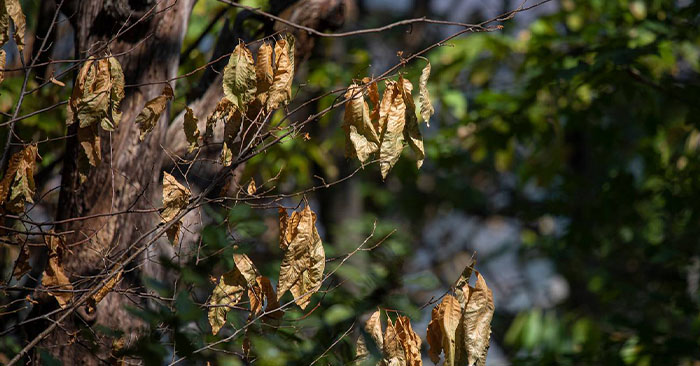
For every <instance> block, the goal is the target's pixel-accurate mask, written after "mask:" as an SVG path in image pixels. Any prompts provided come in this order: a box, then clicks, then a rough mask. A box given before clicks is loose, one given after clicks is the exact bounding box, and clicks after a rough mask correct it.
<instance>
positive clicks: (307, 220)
mask: <svg viewBox="0 0 700 366" xmlns="http://www.w3.org/2000/svg"><path fill="white" fill-rule="evenodd" d="M293 224H296V225H295V227H292V228H290V226H292V225H293ZM289 230H291V233H292V237H291V240H289V241H287V239H290V238H285V241H286V242H287V243H288V244H287V245H286V248H285V252H284V258H283V259H282V264H281V266H280V274H279V284H278V286H277V296H278V299H279V298H281V297H282V295H284V294H285V293H286V292H287V291H291V292H292V295H294V298H295V301H296V303H297V305H299V307H300V308H302V309H305V308H306V306H307V305H308V304H309V302H310V301H311V295H312V294H313V293H315V292H316V291H318V289H319V288H321V281H322V280H323V270H324V269H325V266H326V255H325V252H324V250H323V243H322V242H321V237H320V236H319V235H318V230H316V214H314V213H313V212H312V211H311V208H310V207H309V206H308V205H307V206H306V207H305V208H304V209H303V210H302V212H301V214H300V217H299V220H298V222H296V223H295V222H294V220H288V221H287V227H286V229H285V231H286V232H289Z"/></svg>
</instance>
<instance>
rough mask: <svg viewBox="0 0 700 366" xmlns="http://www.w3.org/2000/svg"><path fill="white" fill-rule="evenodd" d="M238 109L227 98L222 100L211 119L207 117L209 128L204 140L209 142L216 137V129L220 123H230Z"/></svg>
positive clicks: (210, 116)
mask: <svg viewBox="0 0 700 366" xmlns="http://www.w3.org/2000/svg"><path fill="white" fill-rule="evenodd" d="M235 111H236V109H235V108H234V106H233V103H231V101H230V100H228V99H227V98H221V100H220V101H219V103H217V104H216V108H215V109H214V112H212V113H211V114H210V115H209V117H207V127H206V131H205V132H204V140H205V141H207V140H208V139H210V138H211V137H212V136H213V135H214V127H216V124H217V123H218V122H219V121H224V122H226V121H228V120H229V119H230V118H231V117H233V115H234V113H235Z"/></svg>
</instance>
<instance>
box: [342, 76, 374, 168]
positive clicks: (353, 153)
mask: <svg viewBox="0 0 700 366" xmlns="http://www.w3.org/2000/svg"><path fill="white" fill-rule="evenodd" d="M345 98H348V101H347V102H345V115H344V119H343V130H344V131H345V155H346V156H347V157H356V158H357V159H358V160H360V162H361V163H364V162H365V161H366V160H367V158H369V156H370V155H371V154H373V153H375V152H376V151H377V150H378V149H379V137H378V136H377V132H376V131H375V129H374V126H373V125H372V121H371V120H370V118H369V108H368V107H367V103H366V102H365V100H364V97H363V96H362V89H361V88H360V87H359V86H357V85H355V84H352V85H350V87H348V91H347V92H346V93H345Z"/></svg>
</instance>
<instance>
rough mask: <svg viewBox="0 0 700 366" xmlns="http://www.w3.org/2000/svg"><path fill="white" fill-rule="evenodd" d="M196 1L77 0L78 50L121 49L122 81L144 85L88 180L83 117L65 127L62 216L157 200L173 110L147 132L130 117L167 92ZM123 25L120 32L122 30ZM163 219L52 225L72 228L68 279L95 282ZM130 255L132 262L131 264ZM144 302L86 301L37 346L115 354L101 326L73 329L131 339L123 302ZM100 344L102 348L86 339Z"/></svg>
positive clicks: (129, 92) (127, 284)
mask: <svg viewBox="0 0 700 366" xmlns="http://www.w3.org/2000/svg"><path fill="white" fill-rule="evenodd" d="M193 1H194V0H177V1H176V0H162V1H154V0H140V1H134V0H91V1H79V2H76V3H74V6H75V7H76V9H77V12H76V13H75V15H73V18H72V19H71V21H72V24H73V25H74V27H75V33H76V58H78V59H84V58H87V57H89V56H96V57H100V56H104V55H106V54H108V53H111V54H113V55H116V57H117V59H118V60H119V62H120V63H121V65H122V68H123V70H124V75H125V77H126V84H127V85H129V84H137V85H142V86H137V87H131V88H129V87H127V89H126V96H125V97H124V99H123V101H122V103H121V110H122V112H123V116H122V120H121V123H120V125H119V127H118V128H117V130H116V131H114V132H112V133H109V132H105V131H102V132H101V135H100V137H101V141H102V142H101V145H102V149H101V150H102V157H103V158H102V163H101V164H100V165H99V166H98V167H96V168H92V169H91V171H90V173H89V175H88V178H87V180H86V181H85V182H84V183H82V184H81V183H80V178H79V174H78V167H77V161H78V156H79V154H82V153H83V152H82V150H81V147H80V145H79V143H78V140H77V137H75V133H76V130H77V124H73V125H71V126H70V127H69V129H68V135H69V136H71V135H72V136H73V137H71V138H70V139H68V142H67V146H66V158H65V160H64V168H63V177H62V178H63V181H62V186H61V193H60V198H59V210H58V212H57V214H56V218H57V220H62V219H67V218H78V217H83V216H89V215H95V214H105V213H114V212H120V211H125V210H130V209H152V208H154V207H159V206H160V202H159V201H160V200H159V197H160V184H159V181H160V175H161V171H160V170H161V160H162V154H163V152H162V147H161V146H162V145H163V143H164V137H165V131H166V129H167V121H168V113H167V111H166V112H165V113H163V115H162V116H161V119H160V120H159V122H158V126H157V127H156V128H155V129H154V130H153V131H152V132H151V133H150V134H149V135H148V136H147V137H146V139H145V140H144V141H143V142H140V141H139V139H138V135H139V134H138V126H137V125H136V124H135V123H134V120H135V118H136V116H137V115H138V113H139V112H140V111H141V109H142V108H143V106H144V104H145V102H146V101H148V100H149V99H151V98H154V97H156V96H157V95H159V94H160V93H161V90H162V88H163V86H164V84H163V82H164V81H166V80H168V79H171V78H173V77H174V76H176V73H177V68H178V63H179V57H180V49H181V45H182V40H183V37H184V34H185V31H186V27H187V22H188V18H189V14H190V11H191V9H192V6H193ZM126 29H128V30H126ZM125 30H126V31H125ZM119 32H122V33H123V34H121V35H119ZM115 37H116V39H114V38H115ZM171 86H173V87H174V85H171ZM158 220H159V216H158V214H157V212H151V213H132V214H116V215H109V216H102V217H97V218H92V219H86V220H78V221H71V222H68V223H66V224H63V225H62V226H61V227H56V231H57V232H59V231H60V232H65V231H70V232H72V234H69V235H67V236H66V237H65V239H66V240H65V241H66V244H67V246H68V248H70V251H71V253H69V254H68V255H66V257H65V258H64V268H65V271H66V274H67V275H68V276H69V277H70V279H71V281H72V282H73V283H74V284H75V283H76V282H77V284H78V285H77V286H76V289H80V288H84V287H85V286H87V285H88V284H90V283H91V282H93V281H90V276H93V275H95V274H97V273H99V272H100V271H101V270H103V269H105V268H107V267H109V266H111V265H112V264H113V263H112V262H111V261H110V259H113V258H116V257H118V256H121V255H123V254H124V253H128V252H130V251H132V250H134V248H132V247H131V244H133V243H134V241H135V239H136V238H137V237H138V236H140V235H142V234H143V233H144V232H145V231H147V230H149V229H151V228H153V227H154V226H155V225H157V223H158ZM147 253H148V251H147ZM142 259H146V258H142ZM146 262H148V261H146ZM134 265H135V264H130V266H131V267H134ZM128 268H130V267H129V266H127V270H128ZM141 271H143V268H141ZM141 271H125V274H124V277H123V280H122V281H121V283H120V284H119V285H118V288H133V287H137V288H138V287H139V286H140V277H139V273H140V272H141ZM146 272H148V264H146ZM86 279H87V280H86ZM81 285H82V286H81ZM43 300H44V302H51V301H52V300H51V299H48V298H44V299H43ZM142 303H143V301H142V300H141V299H139V298H136V297H133V296H128V295H124V294H119V293H116V292H112V293H110V294H109V295H108V296H107V297H106V298H105V299H104V300H103V301H102V302H100V303H99V304H98V305H97V310H96V312H95V313H93V314H90V315H88V314H87V313H86V312H85V311H78V312H77V314H76V315H75V316H73V317H71V318H69V319H70V320H69V321H68V322H66V324H62V325H61V326H62V328H63V329H62V330H59V331H56V332H54V333H53V334H52V335H51V336H49V337H47V338H46V339H45V340H44V341H43V342H42V344H41V347H44V348H46V350H47V351H48V352H49V353H50V354H51V355H53V356H54V357H56V358H58V359H59V360H60V361H62V362H63V364H64V365H97V364H98V363H100V360H99V359H102V360H107V359H108V358H109V355H110V348H111V345H112V341H113V340H112V339H109V338H108V337H106V336H102V335H99V334H98V336H97V339H96V343H97V344H91V342H92V341H88V340H86V339H81V336H80V335H79V333H76V331H78V330H80V329H81V327H84V324H87V325H93V324H99V325H102V326H104V327H107V328H111V329H118V330H121V331H123V332H124V334H125V337H126V338H125V339H124V341H126V343H127V344H128V343H129V342H130V341H132V340H133V337H134V336H133V335H135V334H138V330H139V328H141V326H142V325H141V324H140V321H139V320H138V319H136V318H135V317H134V316H133V315H131V314H129V313H127V312H126V310H125V306H124V305H127V304H129V305H130V306H139V305H141V304H142ZM55 306H56V305H55V302H54V304H53V307H54V308H55ZM50 308H51V305H50V304H49V305H48V306H46V305H45V306H43V307H42V310H43V311H44V312H46V311H47V310H50ZM95 346H96V347H97V349H98V351H97V352H95V350H94V349H90V348H91V347H95ZM34 360H35V361H36V358H35V359H34Z"/></svg>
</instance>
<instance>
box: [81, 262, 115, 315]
mask: <svg viewBox="0 0 700 366" xmlns="http://www.w3.org/2000/svg"><path fill="white" fill-rule="evenodd" d="M123 273H124V270H123V269H122V270H120V271H119V272H118V273H117V275H116V276H114V277H112V278H110V279H109V281H107V283H106V284H105V285H104V286H102V288H100V289H99V291H97V292H96V293H95V294H94V295H92V296H91V297H90V298H89V299H88V301H87V305H86V307H87V312H88V314H91V313H93V312H95V310H96V309H97V304H99V303H100V301H102V299H104V298H105V296H107V294H108V293H110V292H111V291H112V290H113V289H114V286H116V285H117V283H119V281H120V280H121V279H122V274H123Z"/></svg>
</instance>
